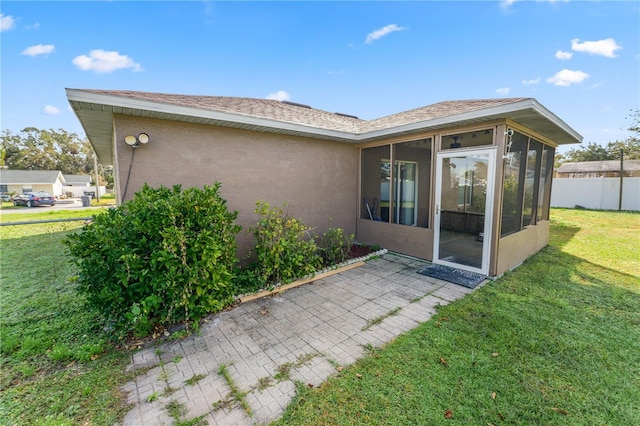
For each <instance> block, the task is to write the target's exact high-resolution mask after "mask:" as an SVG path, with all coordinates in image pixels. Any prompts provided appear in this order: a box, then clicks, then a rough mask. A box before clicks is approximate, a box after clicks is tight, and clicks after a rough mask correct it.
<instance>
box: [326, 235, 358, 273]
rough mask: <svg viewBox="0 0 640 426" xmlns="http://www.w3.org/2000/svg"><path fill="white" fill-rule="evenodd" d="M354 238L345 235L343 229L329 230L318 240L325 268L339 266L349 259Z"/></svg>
mask: <svg viewBox="0 0 640 426" xmlns="http://www.w3.org/2000/svg"><path fill="white" fill-rule="evenodd" d="M353 240H354V236H353V234H351V235H344V230H343V229H342V228H329V230H328V231H327V232H325V233H324V234H322V235H321V236H320V238H319V240H318V255H319V256H320V257H321V258H322V264H323V265H324V266H331V265H337V264H339V263H342V262H344V261H345V260H347V259H348V258H349V252H350V250H351V245H352V244H353Z"/></svg>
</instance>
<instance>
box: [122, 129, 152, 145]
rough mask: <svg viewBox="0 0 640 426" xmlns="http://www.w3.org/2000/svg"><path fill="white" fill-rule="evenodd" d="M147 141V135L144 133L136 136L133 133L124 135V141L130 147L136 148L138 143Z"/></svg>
mask: <svg viewBox="0 0 640 426" xmlns="http://www.w3.org/2000/svg"><path fill="white" fill-rule="evenodd" d="M147 142H149V135H148V134H146V133H140V134H139V135H138V137H135V136H133V135H128V136H125V137H124V143H126V144H127V145H129V146H130V147H131V148H137V147H139V146H140V144H143V145H144V144H146V143H147Z"/></svg>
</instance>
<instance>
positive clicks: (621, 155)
mask: <svg viewBox="0 0 640 426" xmlns="http://www.w3.org/2000/svg"><path fill="white" fill-rule="evenodd" d="M623 180H624V150H622V149H621V150H620V197H618V211H621V210H622V181H623Z"/></svg>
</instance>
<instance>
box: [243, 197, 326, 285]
mask: <svg viewBox="0 0 640 426" xmlns="http://www.w3.org/2000/svg"><path fill="white" fill-rule="evenodd" d="M285 207H286V205H285ZM255 212H256V213H257V214H258V216H259V219H258V223H257V225H256V226H255V227H253V228H251V229H250V232H253V235H254V237H255V248H254V254H255V257H256V259H255V262H256V263H255V268H256V271H257V272H258V274H259V276H260V277H261V279H262V280H264V282H265V283H267V284H278V283H283V284H284V283H288V282H291V281H294V280H295V279H296V278H300V277H303V276H305V275H308V274H311V273H313V272H315V271H316V269H317V268H318V267H320V265H321V259H320V257H319V256H318V255H317V253H316V252H317V246H316V244H315V242H314V240H313V238H311V235H310V232H311V228H309V227H307V226H306V225H305V224H304V223H303V222H302V220H300V219H296V218H294V217H293V216H291V215H290V214H289V212H288V211H287V212H285V211H284V210H283V209H281V208H277V207H274V208H270V207H269V204H267V203H265V202H261V201H259V202H257V203H256V210H255Z"/></svg>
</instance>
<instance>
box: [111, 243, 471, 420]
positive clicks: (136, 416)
mask: <svg viewBox="0 0 640 426" xmlns="http://www.w3.org/2000/svg"><path fill="white" fill-rule="evenodd" d="M427 264H428V262H425V261H422V260H418V259H415V258H409V257H404V256H400V255H396V254H391V253H388V254H385V255H383V256H381V257H379V258H377V259H373V260H369V261H367V262H366V263H365V265H364V266H361V267H358V268H355V269H350V270H348V271H344V272H341V273H338V274H336V275H332V276H330V277H328V278H324V279H320V280H317V281H314V282H312V283H310V284H306V285H303V286H301V287H297V288H294V289H291V290H288V291H286V292H284V293H281V294H279V295H277V296H272V297H269V298H263V299H258V300H254V301H251V302H246V303H243V304H241V305H239V306H238V307H236V308H234V309H232V310H229V311H225V312H222V313H219V314H217V315H215V316H213V317H211V318H210V319H209V321H208V322H206V323H205V324H203V325H202V326H201V329H200V333H199V334H198V335H192V336H190V337H187V338H185V339H183V340H178V341H173V342H167V343H163V344H161V345H159V346H154V347H147V348H145V349H141V350H139V351H137V352H135V353H133V354H132V356H131V365H130V366H129V369H130V370H131V371H137V372H138V375H137V376H136V380H135V381H132V382H130V383H128V384H126V385H125V386H124V388H123V391H125V392H127V393H128V397H129V403H131V404H134V408H133V409H132V410H131V411H130V412H129V413H128V414H127V416H126V417H125V419H124V424H125V425H142V424H144V425H162V424H172V423H174V422H175V420H176V418H175V416H176V414H174V417H171V416H170V410H169V409H170V408H173V409H174V410H172V412H173V413H176V412H178V413H180V412H181V413H182V414H181V416H180V420H189V419H194V418H197V417H201V416H202V419H203V421H204V422H208V424H209V425H254V424H268V423H269V422H271V421H273V420H275V419H277V418H279V417H280V416H281V415H282V413H283V411H284V409H285V408H286V407H287V405H288V404H289V403H290V402H291V400H292V398H293V397H294V395H295V382H296V381H299V382H301V383H303V384H305V385H308V386H319V385H320V384H321V383H322V382H323V381H325V380H326V379H327V378H328V377H329V376H331V375H334V374H339V371H340V370H341V369H342V368H343V367H345V366H348V365H349V364H351V363H353V362H355V361H356V360H358V359H360V358H362V357H364V356H366V354H367V352H368V351H367V349H366V348H367V347H371V346H373V347H381V346H383V345H384V344H386V343H388V342H390V341H392V340H393V339H394V338H396V337H397V336H398V335H400V334H402V333H404V332H406V331H408V330H411V329H412V328H414V327H416V326H417V325H418V324H420V323H422V322H424V321H427V320H428V319H429V318H431V316H432V315H434V314H435V313H436V309H437V306H438V305H446V304H448V303H450V302H452V301H454V300H456V299H459V298H461V297H463V296H465V295H466V294H468V293H471V292H473V291H474V290H470V289H468V288H465V287H461V286H458V285H456V284H451V283H448V282H445V281H440V280H438V279H434V278H429V277H426V276H424V275H420V274H418V273H416V271H417V270H418V269H420V268H422V267H423V266H425V265H427ZM372 324H374V325H372ZM221 373H222V374H221ZM234 388H235V390H236V392H235V393H234V391H233V389H234ZM234 395H235V396H234ZM237 395H240V398H238V397H237Z"/></svg>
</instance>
